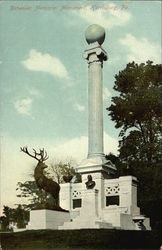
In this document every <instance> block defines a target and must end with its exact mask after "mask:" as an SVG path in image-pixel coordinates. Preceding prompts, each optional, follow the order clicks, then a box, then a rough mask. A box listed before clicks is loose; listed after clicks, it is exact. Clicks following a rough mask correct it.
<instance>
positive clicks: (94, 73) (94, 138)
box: [84, 42, 107, 158]
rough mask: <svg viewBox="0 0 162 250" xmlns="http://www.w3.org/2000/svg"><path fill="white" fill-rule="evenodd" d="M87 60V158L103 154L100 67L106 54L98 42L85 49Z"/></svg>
mask: <svg viewBox="0 0 162 250" xmlns="http://www.w3.org/2000/svg"><path fill="white" fill-rule="evenodd" d="M84 58H85V59H87V61H88V158H89V157H94V156H101V157H103V155H104V149H103V97H102V67H103V61H106V60H107V54H106V52H105V51H104V50H103V48H102V47H101V46H100V44H99V43H98V42H95V43H94V44H93V46H92V47H91V48H90V49H88V50H86V51H85V53H84Z"/></svg>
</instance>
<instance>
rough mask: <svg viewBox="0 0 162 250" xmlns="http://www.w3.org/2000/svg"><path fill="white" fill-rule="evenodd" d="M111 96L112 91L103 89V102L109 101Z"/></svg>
mask: <svg viewBox="0 0 162 250" xmlns="http://www.w3.org/2000/svg"><path fill="white" fill-rule="evenodd" d="M110 96H111V93H110V91H109V90H108V88H107V87H104V88H103V100H107V99H108V98H109V97H110Z"/></svg>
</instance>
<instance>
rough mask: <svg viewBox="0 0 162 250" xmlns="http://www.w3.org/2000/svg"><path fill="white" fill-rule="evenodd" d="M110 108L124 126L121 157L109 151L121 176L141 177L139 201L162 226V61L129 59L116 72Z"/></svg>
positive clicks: (153, 223) (119, 125)
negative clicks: (123, 66)
mask: <svg viewBox="0 0 162 250" xmlns="http://www.w3.org/2000/svg"><path fill="white" fill-rule="evenodd" d="M114 89H115V90H116V91H117V92H118V95H117V96H115V97H113V98H112V104H111V106H110V107H109V108H107V110H108V111H109V115H110V116H111V118H112V120H113V121H114V122H115V126H116V128H120V129H121V130H120V134H119V135H120V138H121V139H120V141H119V157H114V156H113V155H108V156H107V158H108V159H110V160H111V161H112V162H113V163H114V164H115V165H116V167H117V176H120V175H126V174H132V175H134V176H136V177H137V179H138V180H139V185H138V204H139V206H140V207H141V211H142V213H143V214H145V215H147V216H149V217H150V218H151V226H152V228H156V229H160V228H161V229H162V215H161V209H162V167H161V162H162V155H161V116H162V107H161V100H162V65H157V64H156V65H154V64H153V62H151V61H148V62H147V63H146V64H144V63H142V64H139V65H138V64H136V63H135V62H132V63H128V64H127V66H126V68H125V69H124V70H122V71H120V72H119V73H118V74H117V75H115V86H114Z"/></svg>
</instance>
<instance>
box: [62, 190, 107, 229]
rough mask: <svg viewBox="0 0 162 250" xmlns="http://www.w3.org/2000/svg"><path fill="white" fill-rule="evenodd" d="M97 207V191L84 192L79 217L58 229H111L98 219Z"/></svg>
mask: <svg viewBox="0 0 162 250" xmlns="http://www.w3.org/2000/svg"><path fill="white" fill-rule="evenodd" d="M98 205H99V204H98V190H97V189H88V190H84V191H83V199H82V207H81V209H80V214H79V216H78V217H76V218H75V219H73V220H72V221H70V222H65V223H64V225H63V226H59V229H80V228H112V225H111V224H110V223H107V222H106V221H102V220H101V219H100V217H99V211H98V209H99V207H98Z"/></svg>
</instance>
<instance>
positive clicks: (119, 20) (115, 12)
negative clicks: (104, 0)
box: [73, 3, 131, 30]
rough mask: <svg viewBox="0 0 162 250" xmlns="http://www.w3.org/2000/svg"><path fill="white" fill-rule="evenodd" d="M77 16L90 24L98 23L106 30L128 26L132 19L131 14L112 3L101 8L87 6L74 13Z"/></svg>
mask: <svg viewBox="0 0 162 250" xmlns="http://www.w3.org/2000/svg"><path fill="white" fill-rule="evenodd" d="M73 13H75V14H76V15H77V16H79V17H80V18H82V19H83V20H84V21H86V22H87V23H88V24H92V23H97V24H100V25H102V26H103V27H104V28H106V29H109V30H110V29H112V28H114V27H117V26H124V25H126V24H127V23H128V22H129V20H130V19H131V13H130V12H129V11H126V10H121V9H120V8H119V7H118V6H117V5H116V4H114V3H110V4H108V5H103V6H101V7H99V6H97V5H94V6H93V5H92V6H86V7H85V8H84V9H80V10H79V11H78V10H77V11H74V10H73Z"/></svg>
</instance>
